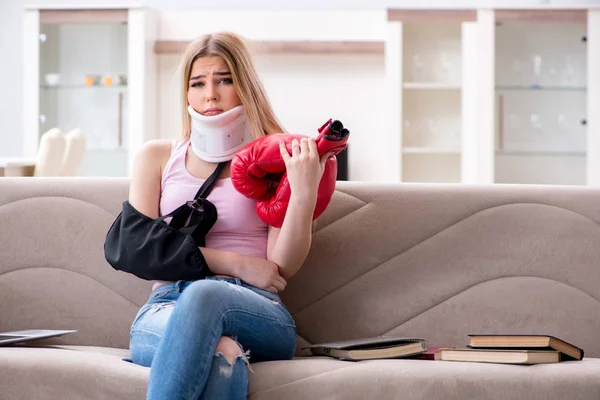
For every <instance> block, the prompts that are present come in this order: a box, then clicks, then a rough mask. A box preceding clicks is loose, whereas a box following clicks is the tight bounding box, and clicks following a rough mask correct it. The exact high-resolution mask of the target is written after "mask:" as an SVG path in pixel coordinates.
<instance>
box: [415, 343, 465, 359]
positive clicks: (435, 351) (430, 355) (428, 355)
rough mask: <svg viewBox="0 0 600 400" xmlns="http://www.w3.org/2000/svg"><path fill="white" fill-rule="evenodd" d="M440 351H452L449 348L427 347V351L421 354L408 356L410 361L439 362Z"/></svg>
mask: <svg viewBox="0 0 600 400" xmlns="http://www.w3.org/2000/svg"><path fill="white" fill-rule="evenodd" d="M442 349H454V347H450V346H428V347H427V351H425V352H423V353H421V354H415V355H414V356H408V357H406V358H410V359H411V360H439V359H440V357H439V356H440V350H442Z"/></svg>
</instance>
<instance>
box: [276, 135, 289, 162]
mask: <svg viewBox="0 0 600 400" xmlns="http://www.w3.org/2000/svg"><path fill="white" fill-rule="evenodd" d="M279 152H280V153H281V157H283V161H284V162H287V160H289V159H290V153H288V149H287V147H285V144H284V143H283V140H280V141H279Z"/></svg>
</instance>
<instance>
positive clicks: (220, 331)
mask: <svg viewBox="0 0 600 400" xmlns="http://www.w3.org/2000/svg"><path fill="white" fill-rule="evenodd" d="M181 70H182V84H183V86H182V95H183V99H182V100H183V107H182V114H183V115H182V117H183V132H182V137H181V140H179V141H175V142H171V141H164V140H154V141H150V142H147V143H146V144H144V146H143V148H142V149H141V150H140V152H139V154H138V155H137V156H136V161H135V165H134V169H133V173H132V177H131V187H130V192H129V202H130V203H131V205H132V206H133V207H135V208H136V209H137V210H138V211H140V212H141V213H143V214H145V215H147V216H149V217H151V218H157V217H158V216H160V215H165V214H168V213H170V212H171V211H173V210H174V209H176V208H177V207H179V206H180V205H181V204H183V203H185V202H186V201H188V200H191V199H193V198H194V195H195V194H196V191H197V190H198V189H199V187H200V186H201V185H202V183H203V182H204V180H205V179H206V178H207V177H208V176H210V174H211V173H212V172H213V171H214V170H215V168H216V166H217V165H218V163H219V162H223V161H230V160H231V159H232V158H233V156H234V154H235V153H236V151H238V150H239V149H240V148H241V147H243V146H244V145H246V144H248V143H250V142H251V141H253V140H255V139H257V138H259V137H261V136H263V135H269V134H274V133H282V132H284V129H283V128H282V126H281V125H280V124H279V122H278V121H277V119H276V117H275V115H274V113H273V110H272V107H271V105H270V104H269V101H268V99H267V96H266V94H265V91H264V89H263V87H262V84H261V83H260V80H259V78H258V76H257V73H256V71H255V68H254V65H253V62H252V60H251V57H250V55H249V52H248V49H247V48H246V46H245V44H244V43H243V41H242V40H241V39H240V38H239V37H238V36H236V35H234V34H230V33H217V34H211V35H206V36H203V37H201V38H199V39H197V40H195V41H194V42H192V43H191V44H190V45H189V46H188V47H187V49H186V51H185V52H184V54H183V57H182V65H181ZM280 151H281V155H282V157H284V160H285V162H286V171H287V176H288V180H289V184H290V187H291V191H292V195H291V198H290V202H289V206H288V209H287V213H286V217H285V221H284V223H283V225H282V227H281V228H279V229H276V228H273V227H271V226H267V225H266V224H264V223H263V222H262V221H261V220H260V219H259V217H258V216H257V214H256V210H255V202H254V201H253V200H249V199H247V198H245V197H244V196H242V195H241V194H239V193H238V192H237V191H236V190H235V188H234V187H233V185H232V183H231V179H230V178H229V164H227V167H226V168H225V169H224V171H223V172H222V173H221V176H220V177H219V179H218V180H217V183H216V184H215V186H214V188H213V189H212V191H211V192H210V195H209V196H208V200H209V201H211V202H212V203H213V204H214V205H215V206H216V208H217V211H218V220H217V222H216V224H215V225H214V226H213V227H212V228H211V230H210V231H209V233H208V235H207V237H206V247H202V248H201V251H202V253H203V255H204V257H205V259H206V261H207V264H208V266H209V268H210V270H211V271H212V272H213V273H214V274H215V276H211V277H209V278H207V279H203V280H198V281H177V282H162V281H159V282H155V283H154V286H153V290H152V293H151V294H150V297H149V298H148V301H147V302H146V304H145V305H144V306H143V307H142V308H141V309H140V310H139V312H138V314H137V316H136V318H135V320H134V321H133V324H132V327H131V342H130V350H131V358H132V360H133V362H134V363H136V364H139V365H143V366H148V367H151V369H150V379H149V384H148V395H147V398H148V399H160V400H166V399H169V400H176V399H194V400H196V399H217V398H218V399H244V398H246V397H247V391H248V372H247V369H248V365H247V364H248V362H249V360H250V361H252V362H255V361H266V360H285V359H290V358H291V357H292V356H293V354H294V351H295V345H296V330H295V324H294V321H293V319H292V317H291V315H290V314H289V312H288V311H287V309H286V308H285V306H284V305H283V304H282V303H281V300H280V298H279V296H278V292H280V291H282V290H284V289H285V287H286V284H287V279H289V278H290V277H292V276H293V275H294V274H295V273H296V272H297V271H298V269H299V268H300V266H301V265H302V263H303V262H304V260H305V258H306V256H307V253H308V251H309V248H310V245H311V233H312V230H311V227H312V215H313V211H314V208H315V204H316V196H317V188H318V184H319V181H320V180H321V177H322V174H323V171H324V165H325V161H326V160H327V158H328V157H329V156H330V154H326V155H324V156H323V157H319V155H318V153H317V148H316V144H315V141H314V139H302V140H301V141H300V142H298V141H294V142H293V143H292V152H291V154H290V153H288V151H287V149H286V148H285V146H284V145H283V144H281V145H280Z"/></svg>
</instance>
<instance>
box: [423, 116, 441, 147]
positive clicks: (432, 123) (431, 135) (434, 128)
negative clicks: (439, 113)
mask: <svg viewBox="0 0 600 400" xmlns="http://www.w3.org/2000/svg"><path fill="white" fill-rule="evenodd" d="M426 124H427V129H426V130H425V135H424V138H423V139H424V142H425V144H426V146H432V145H434V144H435V142H436V139H437V138H436V136H437V135H438V131H439V128H440V124H439V122H438V119H437V118H428V119H427V122H426Z"/></svg>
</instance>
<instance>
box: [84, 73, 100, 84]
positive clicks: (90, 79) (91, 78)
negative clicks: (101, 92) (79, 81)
mask: <svg viewBox="0 0 600 400" xmlns="http://www.w3.org/2000/svg"><path fill="white" fill-rule="evenodd" d="M100 78H101V77H100V75H86V76H85V80H84V83H85V85H86V86H94V85H97V84H98V83H99V82H100Z"/></svg>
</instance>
